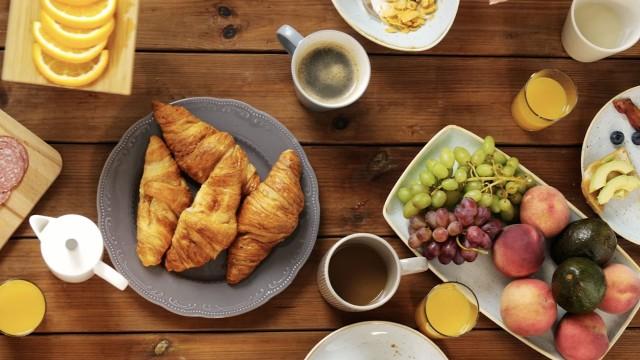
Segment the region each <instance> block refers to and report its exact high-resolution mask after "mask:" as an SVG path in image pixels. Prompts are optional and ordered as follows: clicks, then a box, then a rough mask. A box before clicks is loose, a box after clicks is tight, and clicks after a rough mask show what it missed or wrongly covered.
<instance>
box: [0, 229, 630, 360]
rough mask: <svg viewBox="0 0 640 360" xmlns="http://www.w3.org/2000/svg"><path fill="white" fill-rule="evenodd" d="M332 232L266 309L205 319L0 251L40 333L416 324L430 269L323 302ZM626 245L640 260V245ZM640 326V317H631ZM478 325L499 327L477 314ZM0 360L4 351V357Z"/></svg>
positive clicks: (24, 247)
mask: <svg viewBox="0 0 640 360" xmlns="http://www.w3.org/2000/svg"><path fill="white" fill-rule="evenodd" d="M387 239H388V241H389V243H390V244H391V245H392V246H393V247H394V249H395V250H396V251H397V253H398V255H399V256H400V257H401V258H405V257H410V256H412V255H411V253H410V252H409V250H408V249H407V248H406V247H405V245H404V244H402V242H401V241H400V240H398V239H397V238H387ZM335 241H336V239H335V238H332V239H321V240H319V241H318V243H317V245H316V248H315V249H314V252H313V254H312V255H311V257H310V259H309V261H308V262H307V264H305V266H304V267H303V268H302V270H301V272H300V274H299V275H298V276H297V278H296V279H295V281H294V282H293V284H292V285H291V286H290V287H289V288H288V289H287V290H285V291H284V292H283V293H282V294H280V295H278V296H276V297H275V298H274V299H273V300H272V301H270V302H268V303H267V304H266V305H264V306H263V307H261V308H259V309H256V310H254V311H252V312H250V313H247V314H244V315H240V316H237V317H233V318H228V319H216V320H212V319H200V318H188V317H180V316H178V315H174V314H172V313H170V312H168V311H166V310H164V309H162V308H161V307H159V306H155V305H152V304H150V303H149V302H147V301H146V300H144V299H143V298H141V297H140V296H139V295H138V294H136V293H135V292H134V291H133V290H131V289H127V290H126V291H124V292H119V291H118V290H116V289H114V288H113V287H112V286H111V285H109V284H107V283H106V282H105V281H103V280H101V279H99V278H92V279H90V280H89V281H87V282H84V283H81V284H68V283H64V282H62V281H60V280H58V279H57V278H55V277H54V276H53V275H52V274H51V273H50V272H49V271H48V270H47V268H46V265H45V264H44V262H43V261H42V259H41V257H40V251H39V242H38V241H37V240H35V239H20V240H17V239H14V240H11V241H9V242H8V243H7V246H5V248H4V249H3V250H2V252H0V274H2V278H0V281H1V280H2V279H8V278H22V279H27V280H31V281H33V282H35V283H36V284H38V286H40V288H42V290H43V291H44V294H45V296H46V298H47V315H46V317H45V321H44V322H43V324H42V325H41V326H40V328H39V329H38V332H40V333H59V332H109V333H111V332H141V331H229V330H234V331H237V330H260V329H262V330H265V329H269V330H283V329H284V330H289V329H296V330H328V329H335V328H338V327H341V326H344V325H347V324H350V323H353V322H358V321H365V320H371V319H375V320H386V321H395V322H399V323H402V324H405V325H408V326H414V318H413V311H414V310H415V307H416V306H417V304H418V303H419V302H420V300H422V298H423V297H424V296H425V295H426V293H427V291H428V290H429V289H431V287H433V286H434V285H435V284H438V283H440V281H439V280H438V279H437V278H436V276H435V275H434V274H433V273H424V274H416V275H411V276H407V277H405V278H403V279H402V282H401V284H400V287H399V288H398V291H397V293H396V294H395V296H394V297H393V298H392V299H391V300H390V301H389V302H388V303H387V304H385V305H384V306H382V307H380V308H378V309H376V310H373V311H370V312H366V313H345V312H341V311H338V310H335V309H333V308H332V307H330V306H329V305H328V304H327V303H325V302H324V300H323V299H322V297H321V296H320V293H319V292H318V288H317V286H316V270H317V267H318V264H319V262H320V259H321V258H322V256H323V255H324V254H325V252H326V251H327V250H328V249H329V247H330V246H331V245H332V244H334V243H335ZM623 247H624V248H625V250H626V251H628V252H629V253H630V255H631V256H632V257H633V258H634V259H635V260H636V261H640V249H638V247H637V246H636V245H629V244H628V243H626V242H625V243H624V244H623ZM630 326H631V327H640V315H638V316H636V317H635V318H634V320H633V321H632V322H631V325H630ZM477 328H478V329H496V328H498V327H497V325H495V324H494V323H493V322H491V321H490V320H489V319H487V318H485V317H484V316H481V317H480V320H479V322H478V325H477ZM0 358H2V357H0Z"/></svg>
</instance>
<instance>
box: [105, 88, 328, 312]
mask: <svg viewBox="0 0 640 360" xmlns="http://www.w3.org/2000/svg"><path fill="white" fill-rule="evenodd" d="M175 104H179V105H181V106H184V107H186V108H187V109H189V110H190V111H191V112H193V113H194V114H195V115H196V116H198V117H200V118H201V119H202V120H204V121H206V122H208V123H210V124H212V125H214V126H215V127H216V128H218V129H220V130H223V131H227V132H229V133H231V134H232V135H233V136H234V137H235V139H236V141H237V142H238V144H240V146H242V148H243V149H244V150H245V151H246V152H247V154H248V156H249V158H250V159H251V161H252V162H253V164H254V165H255V166H256V168H257V169H258V172H259V174H260V177H261V178H262V179H264V178H265V177H266V175H267V174H268V172H269V169H270V168H271V166H272V165H273V164H274V163H275V161H276V160H277V159H278V156H279V155H280V153H281V152H282V151H284V150H286V149H289V148H290V149H294V150H295V151H296V152H297V153H298V155H299V156H300V158H301V160H302V165H303V175H302V188H303V190H304V193H305V208H304V211H303V212H302V214H301V216H300V224H299V225H298V228H297V229H296V231H295V232H294V233H293V234H292V235H291V236H290V237H289V238H288V239H286V240H285V241H284V242H283V243H282V244H280V245H279V246H278V247H276V248H275V249H274V250H273V252H272V253H271V255H270V256H269V257H268V258H267V259H266V260H265V261H264V262H263V263H262V264H261V265H260V266H259V267H258V268H257V269H256V271H255V272H254V273H253V275H252V276H251V277H250V278H248V279H247V280H245V281H244V282H242V283H240V284H239V285H236V286H233V287H231V286H229V285H227V284H226V283H225V282H224V274H225V260H226V259H225V258H226V256H220V257H219V258H218V259H217V260H216V261H212V262H210V263H209V264H207V265H205V266H203V267H202V268H198V269H193V270H190V271H187V272H184V273H182V274H175V273H169V272H167V271H166V270H165V269H164V268H162V267H151V268H145V267H144V266H142V264H141V263H140V261H139V260H138V257H137V255H136V252H135V247H136V209H137V204H138V187H139V185H140V178H141V176H142V168H143V164H144V154H145V150H146V148H147V144H148V141H149V137H150V136H151V135H160V128H159V127H158V125H157V124H156V123H155V121H154V120H153V117H152V115H151V114H149V115H147V116H146V117H144V118H143V119H141V120H140V121H138V122H137V123H135V124H134V125H133V126H132V127H131V128H130V129H129V130H127V132H126V133H125V134H124V136H123V137H122V139H121V140H120V142H119V143H118V145H116V147H115V149H114V150H113V152H112V153H111V155H110V156H109V158H108V159H107V162H106V164H105V166H104V169H103V170H102V175H101V176H100V183H99V185H98V224H99V226H100V230H101V231H102V236H103V237H104V241H105V246H106V248H107V251H108V252H109V256H110V257H111V261H112V262H113V264H114V266H115V267H116V269H117V270H118V271H119V272H120V273H121V274H122V275H124V276H125V277H126V278H127V279H128V280H129V284H130V286H131V287H132V288H133V289H134V290H135V291H136V292H137V293H138V294H140V295H141V296H142V297H144V298H145V299H147V300H149V301H151V302H152V303H154V304H157V305H160V306H162V307H164V308H165V309H167V310H169V311H172V312H174V313H176V314H179V315H184V316H199V317H208V318H223V317H229V316H235V315H239V314H243V313H246V312H248V311H251V310H253V309H255V308H257V307H259V306H261V305H262V304H264V303H266V302H267V301H269V300H270V299H271V298H273V297H274V296H275V295H277V294H278V293H280V292H281V291H283V290H284V289H285V288H286V287H287V286H289V284H290V283H291V282H292V281H293V279H294V278H295V276H296V274H297V273H298V271H299V270H300V268H301V267H302V266H303V265H304V263H305V262H306V261H307V258H308V257H309V255H310V254H311V250H312V249H313V246H314V244H315V241H316V237H317V235H318V227H319V225H320V203H319V199H318V183H317V180H316V177H315V174H314V172H313V169H312V168H311V165H310V164H309V160H308V159H307V156H306V155H305V153H304V151H303V149H302V146H300V144H299V143H298V142H297V141H296V139H295V138H294V136H293V135H292V134H291V133H290V132H289V131H288V130H287V129H286V128H285V127H284V126H283V125H282V124H280V123H279V122H278V121H277V120H275V119H274V118H273V117H271V116H269V115H268V114H266V113H264V112H261V111H258V110H256V109H254V108H252V107H251V106H249V105H247V104H245V103H242V102H240V101H236V100H221V99H213V98H189V99H184V100H180V101H177V102H175ZM194 188H195V185H194Z"/></svg>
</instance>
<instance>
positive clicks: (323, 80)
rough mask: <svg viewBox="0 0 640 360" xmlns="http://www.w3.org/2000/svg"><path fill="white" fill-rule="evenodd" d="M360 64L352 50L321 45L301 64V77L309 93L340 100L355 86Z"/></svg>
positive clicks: (302, 83)
mask: <svg viewBox="0 0 640 360" xmlns="http://www.w3.org/2000/svg"><path fill="white" fill-rule="evenodd" d="M356 77H357V68H356V66H355V65H354V61H353V60H352V58H351V56H350V55H349V53H348V52H347V51H346V50H345V49H342V48H340V47H337V46H335V45H330V44H328V45H322V46H319V47H317V48H315V49H313V50H311V51H309V53H307V54H306V55H305V56H304V57H303V58H302V60H301V61H300V65H299V66H298V80H299V81H300V82H301V84H300V85H301V86H302V89H303V90H304V92H305V93H307V94H308V95H309V96H311V97H314V98H316V100H320V101H322V102H332V101H340V100H342V99H344V98H345V97H347V96H349V94H351V92H352V91H353V89H354V88H355V86H356Z"/></svg>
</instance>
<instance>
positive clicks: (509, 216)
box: [500, 208, 516, 222]
mask: <svg viewBox="0 0 640 360" xmlns="http://www.w3.org/2000/svg"><path fill="white" fill-rule="evenodd" d="M515 217H516V211H515V209H513V208H511V210H508V211H502V212H500V218H502V220H504V221H505V222H511V221H513V219H515Z"/></svg>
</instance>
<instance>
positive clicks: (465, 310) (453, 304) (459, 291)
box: [416, 282, 478, 339]
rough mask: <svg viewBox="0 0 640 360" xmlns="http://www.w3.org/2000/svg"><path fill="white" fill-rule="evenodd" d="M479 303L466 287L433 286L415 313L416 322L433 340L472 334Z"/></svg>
mask: <svg viewBox="0 0 640 360" xmlns="http://www.w3.org/2000/svg"><path fill="white" fill-rule="evenodd" d="M477 319H478V302H477V300H476V298H475V296H474V295H473V293H472V292H471V290H469V288H467V287H466V286H464V285H462V284H460V283H455V282H449V283H444V284H441V285H438V286H436V287H434V288H433V289H432V290H431V291H430V292H429V294H428V295H427V296H426V297H425V298H424V299H423V300H422V302H421V303H420V305H418V309H417V310H416V323H417V324H418V328H419V329H420V331H422V332H423V333H424V334H425V335H427V336H428V337H430V338H432V339H445V338H448V337H457V336H461V335H464V334H465V333H467V332H469V331H471V329H473V327H474V326H475V325H476V321H477Z"/></svg>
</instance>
